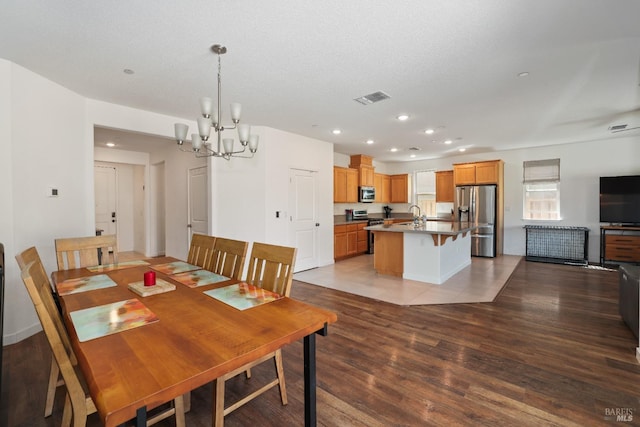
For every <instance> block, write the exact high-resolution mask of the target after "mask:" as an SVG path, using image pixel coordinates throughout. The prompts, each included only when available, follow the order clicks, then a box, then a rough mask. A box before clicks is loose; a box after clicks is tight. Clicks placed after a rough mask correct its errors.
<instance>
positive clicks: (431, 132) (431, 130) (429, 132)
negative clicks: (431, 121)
mask: <svg viewBox="0 0 640 427" xmlns="http://www.w3.org/2000/svg"><path fill="white" fill-rule="evenodd" d="M434 132H435V130H433V129H427V130H425V131H424V133H426V134H427V135H432V134H433V133H434Z"/></svg>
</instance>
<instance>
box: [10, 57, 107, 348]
mask: <svg viewBox="0 0 640 427" xmlns="http://www.w3.org/2000/svg"><path fill="white" fill-rule="evenodd" d="M0 70H1V71H0V88H2V91H3V95H6V96H2V97H1V98H2V101H0V115H1V117H2V118H1V119H0V121H2V123H3V126H2V131H0V132H2V133H1V134H0V137H1V138H2V142H1V143H0V146H2V156H1V157H2V160H0V162H1V163H2V166H3V167H2V169H3V170H7V171H10V173H11V177H10V178H9V179H7V180H6V181H5V180H3V181H2V184H1V185H0V186H1V187H2V188H3V190H2V192H3V196H5V197H8V198H7V199H3V209H2V211H3V213H2V214H1V215H2V216H3V217H2V221H0V222H1V223H2V224H3V225H2V226H0V227H2V228H0V241H3V242H5V243H7V248H6V249H7V250H6V258H7V263H6V265H7V283H6V295H5V323H4V328H5V330H4V333H5V337H4V338H5V343H7V344H10V343H12V342H16V341H19V340H21V339H23V338H25V337H27V336H30V335H31V334H33V333H34V332H36V331H38V330H40V324H39V322H38V320H37V317H36V315H35V311H34V310H33V305H32V303H31V301H30V299H29V297H28V295H27V293H26V290H25V289H24V285H23V284H22V281H21V280H20V277H19V272H18V267H17V264H16V263H15V261H13V257H14V255H15V254H16V253H17V252H20V251H23V250H24V249H26V248H28V247H30V246H36V247H37V249H38V251H39V253H40V256H41V258H42V261H43V263H44V264H45V268H46V269H47V270H48V271H52V270H55V267H56V262H55V249H54V239H56V238H58V237H63V236H80V235H87V234H93V233H95V228H94V227H95V218H93V212H91V214H90V213H89V212H90V211H92V210H93V203H92V201H91V198H87V195H89V194H92V192H93V190H92V188H93V178H92V176H93V154H92V153H93V140H92V139H89V138H87V135H86V133H85V118H86V115H85V106H86V104H85V99H84V98H82V97H80V96H78V95H77V94H75V93H73V92H70V91H68V90H67V89H65V88H63V87H62V86H59V85H57V84H55V83H52V82H51V81H48V80H46V79H43V78H42V77H40V76H38V75H36V74H34V73H32V72H31V71H29V70H26V69H24V68H22V67H20V66H18V65H15V64H12V63H7V62H6V61H2V65H1V67H0ZM7 88H8V90H7ZM34 106H36V107H34ZM7 122H8V123H10V125H9V126H6V127H5V126H4V123H7ZM7 129H9V130H8V131H7ZM5 166H6V169H5ZM2 173H4V172H2ZM3 178H6V176H3ZM50 186H51V187H56V188H58V190H59V196H58V197H56V198H52V197H47V188H48V187H50ZM87 200H89V202H87ZM5 220H6V221H5ZM5 224H8V225H5Z"/></svg>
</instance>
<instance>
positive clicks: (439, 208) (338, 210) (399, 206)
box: [333, 203, 453, 216]
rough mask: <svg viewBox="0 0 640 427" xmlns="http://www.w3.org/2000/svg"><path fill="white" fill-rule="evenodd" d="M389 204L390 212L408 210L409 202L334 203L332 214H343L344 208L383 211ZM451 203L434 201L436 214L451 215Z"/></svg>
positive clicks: (370, 211) (371, 212)
mask: <svg viewBox="0 0 640 427" xmlns="http://www.w3.org/2000/svg"><path fill="white" fill-rule="evenodd" d="M384 206H389V207H390V208H391V209H393V211H392V213H406V212H409V206H411V203H334V204H333V214H334V215H344V210H345V209H366V210H367V212H368V213H370V214H373V213H383V212H384V211H383V210H382V208H383V207H384ZM452 209H453V203H436V213H437V215H438V216H447V215H451V210H452Z"/></svg>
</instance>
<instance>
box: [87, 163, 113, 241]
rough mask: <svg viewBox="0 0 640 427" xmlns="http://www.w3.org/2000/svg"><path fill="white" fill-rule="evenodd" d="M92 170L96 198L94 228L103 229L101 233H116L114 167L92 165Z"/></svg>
mask: <svg viewBox="0 0 640 427" xmlns="http://www.w3.org/2000/svg"><path fill="white" fill-rule="evenodd" d="M93 170H94V192H95V200H96V230H103V231H102V234H117V233H118V222H117V221H118V218H117V214H116V212H117V211H116V200H117V197H116V196H117V193H116V191H117V187H116V168H114V167H110V166H94V168H93Z"/></svg>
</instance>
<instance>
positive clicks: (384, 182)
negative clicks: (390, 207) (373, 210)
mask: <svg viewBox="0 0 640 427" xmlns="http://www.w3.org/2000/svg"><path fill="white" fill-rule="evenodd" d="M373 186H374V187H375V188H376V203H391V177H390V176H389V175H384V174H381V173H376V174H374V175H373Z"/></svg>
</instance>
